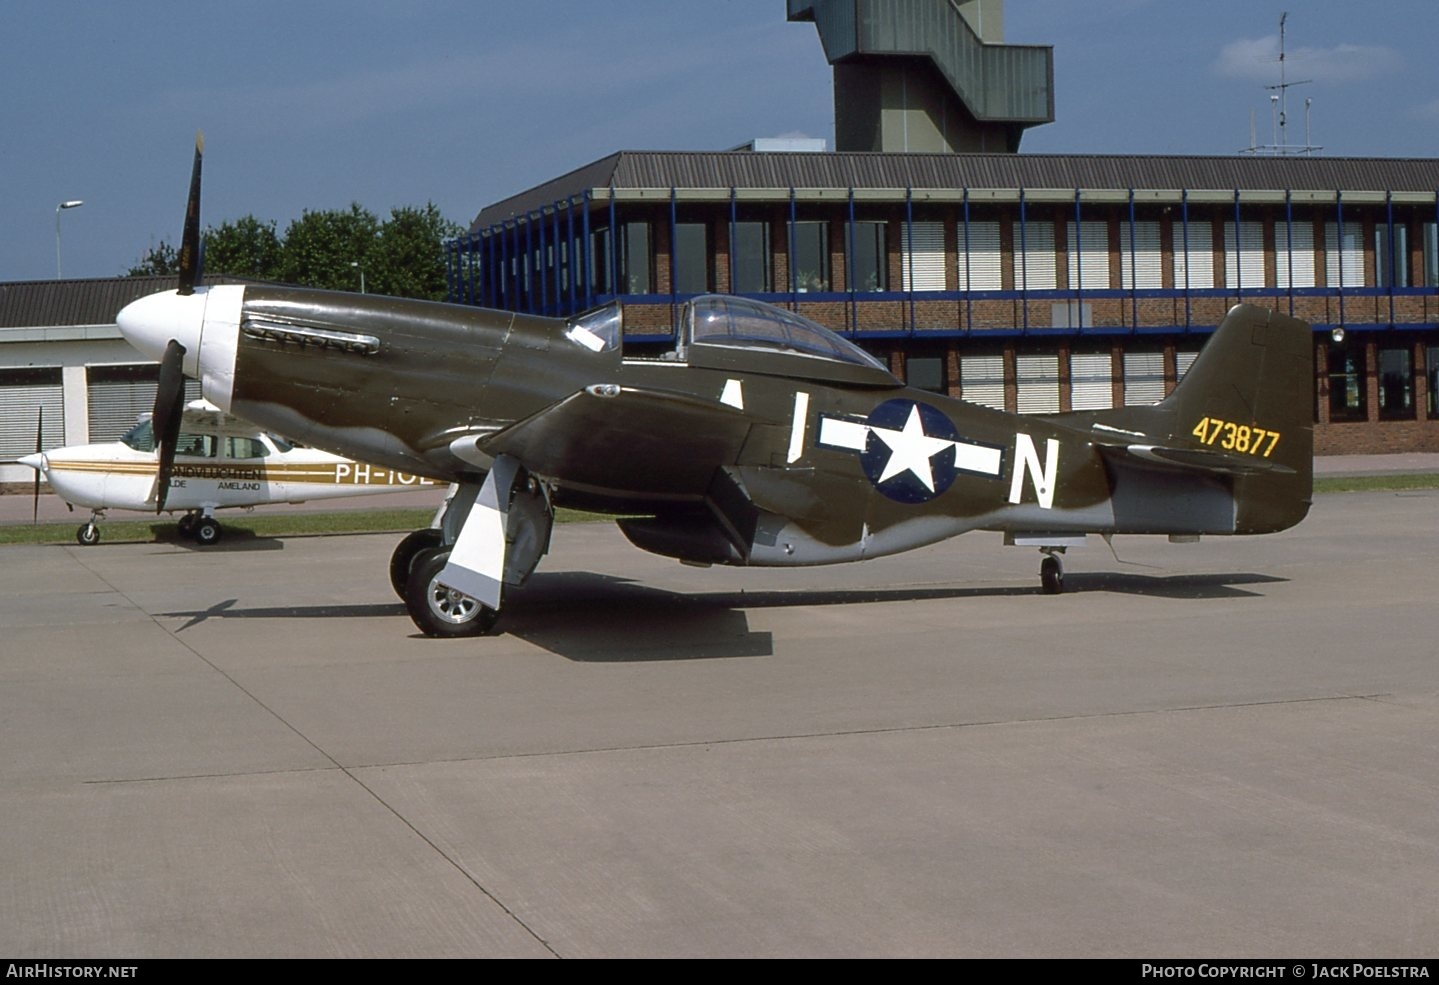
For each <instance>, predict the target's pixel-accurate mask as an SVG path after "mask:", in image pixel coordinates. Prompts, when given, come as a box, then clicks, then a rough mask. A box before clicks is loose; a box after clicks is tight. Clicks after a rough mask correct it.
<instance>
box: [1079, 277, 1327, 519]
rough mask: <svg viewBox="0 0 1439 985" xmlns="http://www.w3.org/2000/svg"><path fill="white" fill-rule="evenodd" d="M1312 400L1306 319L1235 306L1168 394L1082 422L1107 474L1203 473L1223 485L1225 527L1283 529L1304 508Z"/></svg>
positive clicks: (1310, 464) (1309, 478)
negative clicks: (1228, 519) (1111, 468)
mask: <svg viewBox="0 0 1439 985" xmlns="http://www.w3.org/2000/svg"><path fill="white" fill-rule="evenodd" d="M1313 405H1314V343H1313V339H1312V338H1311V336H1310V330H1309V326H1308V325H1307V324H1305V323H1304V322H1302V321H1299V320H1298V319H1294V318H1289V317H1286V316H1284V315H1281V314H1278V313H1277V312H1273V311H1269V310H1267V309H1264V308H1259V307H1255V306H1254V305H1247V304H1241V305H1236V306H1235V307H1233V308H1231V309H1230V310H1229V313H1228V314H1227V315H1226V316H1225V318H1224V321H1223V322H1222V323H1221V324H1220V326H1219V328H1218V330H1217V331H1216V332H1215V333H1214V335H1213V336H1212V337H1211V338H1210V339H1209V341H1208V342H1207V343H1206V344H1205V346H1204V348H1203V350H1201V351H1200V353H1199V356H1198V358H1197V359H1195V361H1194V365H1193V366H1192V367H1190V369H1189V372H1188V373H1186V374H1185V375H1184V379H1183V380H1181V381H1180V383H1179V386H1178V387H1176V388H1175V390H1174V392H1173V393H1171V394H1170V395H1169V396H1168V397H1166V398H1165V399H1164V400H1162V401H1161V402H1160V403H1159V404H1157V405H1155V406H1153V407H1129V408H1123V409H1120V410H1113V411H1100V412H1098V413H1095V414H1094V415H1093V418H1092V420H1093V428H1094V431H1095V437H1096V439H1097V440H1098V442H1099V444H1100V445H1101V450H1102V451H1103V452H1104V453H1105V455H1106V457H1108V458H1110V460H1111V462H1113V463H1114V464H1115V465H1116V466H1119V467H1118V468H1117V469H1116V472H1117V473H1119V472H1124V471H1128V469H1129V468H1131V467H1132V468H1134V469H1136V470H1139V471H1148V470H1151V469H1158V470H1167V471H1175V472H1187V473H1190V474H1195V473H1198V474H1201V475H1206V476H1209V477H1211V483H1212V484H1211V488H1213V485H1224V486H1227V487H1228V488H1229V490H1230V496H1232V499H1233V532H1234V533H1242V534H1257V533H1269V532H1272V531H1275V530H1283V529H1285V528H1286V527H1290V526H1293V525H1294V524H1296V523H1298V522H1299V521H1300V520H1302V519H1303V518H1304V516H1305V514H1306V513H1308V511H1309V504H1310V498H1311V496H1312V493H1313V473H1314V423H1313ZM1121 462H1123V463H1125V464H1121ZM1116 479H1117V480H1120V479H1122V476H1120V475H1116ZM1118 485H1119V482H1118V481H1117V483H1116V497H1115V499H1116V503H1115V505H1116V520H1118V521H1119V523H1120V525H1121V527H1122V526H1124V520H1123V518H1122V517H1121V516H1120V515H1119V513H1120V507H1121V504H1122V501H1123V499H1124V497H1123V496H1121V495H1120V490H1119V488H1118ZM1149 505H1150V506H1157V505H1158V504H1149ZM1166 505H1168V506H1171V507H1172V506H1173V505H1175V504H1166ZM1165 512H1168V510H1165Z"/></svg>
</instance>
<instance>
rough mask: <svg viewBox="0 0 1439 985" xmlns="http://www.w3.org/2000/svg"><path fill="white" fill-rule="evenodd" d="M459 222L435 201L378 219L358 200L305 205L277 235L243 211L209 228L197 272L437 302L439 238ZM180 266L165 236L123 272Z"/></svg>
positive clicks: (440, 292)
mask: <svg viewBox="0 0 1439 985" xmlns="http://www.w3.org/2000/svg"><path fill="white" fill-rule="evenodd" d="M463 231H464V230H463V228H462V227H461V226H459V225H458V224H456V223H453V222H451V221H449V220H448V219H446V218H445V217H444V216H442V215H441V214H440V210H439V208H438V207H436V205H435V204H434V203H433V202H426V203H425V205H424V206H423V207H420V208H415V207H413V206H405V207H402V208H396V209H391V210H390V217H389V218H388V219H387V220H385V221H384V222H383V223H382V222H380V220H379V219H378V218H376V216H375V214H374V213H373V212H371V211H369V210H368V209H365V208H362V207H361V206H360V204H359V203H358V202H355V203H352V204H351V205H350V207H349V208H348V209H329V210H327V211H322V212H316V211H310V210H308V209H307V210H305V212H304V213H302V214H301V216H300V218H298V219H296V220H294V221H293V222H291V223H290V225H289V226H288V227H287V228H286V229H285V235H284V236H283V238H282V237H280V236H279V235H277V233H276V224H275V222H274V221H273V220H268V221H267V220H263V219H257V218H256V217H255V216H253V215H247V216H244V217H243V218H240V219H237V220H235V221H234V222H230V221H228V220H227V221H225V222H222V223H220V225H219V226H210V227H207V228H206V230H205V234H204V256H203V260H202V266H203V271H204V272H205V273H210V274H229V275H230V276H232V277H243V278H251V279H254V280H274V281H283V282H285V283H290V284H298V285H300V286H302V287H318V288H323V289H326V290H333V291H358V290H360V289H361V287H362V285H363V288H364V290H365V291H367V292H368V293H371V294H389V295H393V296H395V297H407V298H423V299H428V300H443V299H444V298H445V296H446V293H447V285H446V280H445V252H444V242H445V240H446V239H449V238H451V237H454V236H458V235H460V234H461V233H462V232H463ZM178 272H179V251H178V250H177V249H176V248H175V247H173V246H171V245H170V244H169V243H166V242H164V241H163V240H162V241H161V242H160V243H159V244H158V245H157V246H153V247H151V248H150V250H149V251H148V252H147V253H146V254H144V256H142V257H141V258H140V261H139V262H138V263H137V264H136V265H135V266H133V267H131V268H130V270H129V271H128V275H129V276H131V277H139V276H145V275H150V274H162V275H164V274H176V273H178Z"/></svg>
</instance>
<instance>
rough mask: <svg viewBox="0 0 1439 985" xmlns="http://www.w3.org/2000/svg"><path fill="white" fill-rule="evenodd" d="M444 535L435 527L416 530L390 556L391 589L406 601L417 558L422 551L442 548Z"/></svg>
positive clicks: (401, 599)
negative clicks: (406, 592)
mask: <svg viewBox="0 0 1439 985" xmlns="http://www.w3.org/2000/svg"><path fill="white" fill-rule="evenodd" d="M441 539H442V535H441V533H440V531H439V530H438V529H436V528H434V527H427V528H425V529H424V530H416V531H414V532H413V533H410V534H407V535H406V536H405V539H404V540H402V541H400V543H399V546H397V547H396V548H395V553H393V554H391V555H390V587H391V588H393V589H394V590H395V594H396V595H398V596H399V597H400V601H401V602H403V601H405V586H407V585H408V584H409V583H410V569H411V568H413V567H414V566H415V557H416V556H417V555H418V554H419V553H420V552H421V551H428V550H433V549H434V548H436V547H439V546H440V541H441Z"/></svg>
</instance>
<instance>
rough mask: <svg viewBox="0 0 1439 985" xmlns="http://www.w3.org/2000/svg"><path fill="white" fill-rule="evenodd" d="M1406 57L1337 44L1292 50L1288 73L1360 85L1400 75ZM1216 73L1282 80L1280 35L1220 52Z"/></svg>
mask: <svg viewBox="0 0 1439 985" xmlns="http://www.w3.org/2000/svg"><path fill="white" fill-rule="evenodd" d="M1403 67H1404V57H1403V56H1402V55H1400V54H1399V52H1398V51H1396V50H1395V49H1393V48H1389V47H1386V46H1385V45H1365V44H1349V43H1347V42H1346V43H1344V44H1337V45H1334V46H1332V47H1329V48H1312V47H1301V48H1292V47H1291V48H1288V49H1287V50H1286V51H1285V55H1284V71H1285V75H1286V77H1287V78H1288V79H1289V80H1290V81H1291V82H1294V81H1299V80H1301V79H1312V80H1314V81H1315V82H1358V81H1359V80H1361V79H1368V78H1372V77H1373V76H1376V75H1384V74H1386V73H1390V72H1397V71H1399V70H1400V69H1401V68H1403ZM1213 70H1214V72H1215V73H1216V74H1218V75H1222V76H1225V77H1226V78H1231V79H1247V80H1249V81H1251V82H1259V83H1263V84H1271V83H1275V82H1278V81H1279V35H1277V34H1271V35H1269V36H1267V37H1263V38H1240V39H1239V40H1237V41H1231V42H1229V44H1227V45H1225V46H1224V47H1223V48H1221V49H1220V50H1219V57H1218V58H1216V59H1215V61H1214V65H1213Z"/></svg>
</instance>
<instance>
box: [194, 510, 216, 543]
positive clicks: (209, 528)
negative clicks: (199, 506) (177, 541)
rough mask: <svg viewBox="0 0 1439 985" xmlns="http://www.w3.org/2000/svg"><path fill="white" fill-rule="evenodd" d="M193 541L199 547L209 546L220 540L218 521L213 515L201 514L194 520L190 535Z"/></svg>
mask: <svg viewBox="0 0 1439 985" xmlns="http://www.w3.org/2000/svg"><path fill="white" fill-rule="evenodd" d="M191 536H193V537H194V538H195V543H197V544H199V545H200V546H201V547H209V546H210V545H211V544H215V543H218V542H219V540H220V521H218V520H216V519H215V518H214V517H213V516H202V517H200V519H198V520H196V521H195V530H194V533H193V534H192V535H191Z"/></svg>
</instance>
